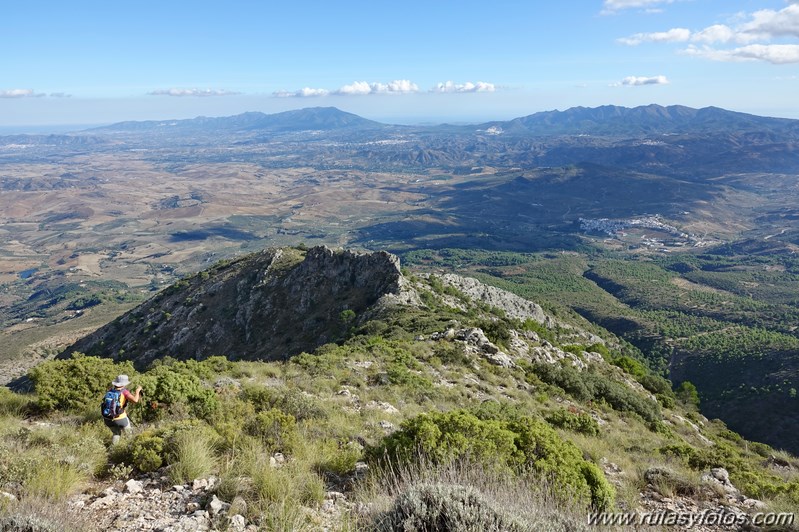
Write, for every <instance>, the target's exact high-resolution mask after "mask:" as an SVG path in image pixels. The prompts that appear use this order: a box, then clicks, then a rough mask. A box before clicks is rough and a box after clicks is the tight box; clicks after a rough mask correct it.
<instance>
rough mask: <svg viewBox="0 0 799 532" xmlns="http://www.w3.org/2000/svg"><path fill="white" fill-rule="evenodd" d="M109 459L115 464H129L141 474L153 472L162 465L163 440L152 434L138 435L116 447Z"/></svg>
mask: <svg viewBox="0 0 799 532" xmlns="http://www.w3.org/2000/svg"><path fill="white" fill-rule="evenodd" d="M111 459H112V460H113V461H114V462H116V463H125V464H129V465H131V466H133V467H134V468H136V470H137V471H139V472H141V473H149V472H150V471H155V470H156V469H158V468H159V467H161V466H162V465H163V464H164V439H163V438H161V437H160V436H156V435H155V434H154V433H153V432H144V433H142V434H138V435H136V436H135V437H134V438H131V439H130V440H129V441H127V442H125V443H122V444H119V445H117V448H115V449H114V450H113V453H112V457H111Z"/></svg>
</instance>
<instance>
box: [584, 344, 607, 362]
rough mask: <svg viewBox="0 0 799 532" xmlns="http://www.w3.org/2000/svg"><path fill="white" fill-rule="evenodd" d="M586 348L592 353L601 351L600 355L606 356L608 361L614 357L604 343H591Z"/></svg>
mask: <svg viewBox="0 0 799 532" xmlns="http://www.w3.org/2000/svg"><path fill="white" fill-rule="evenodd" d="M585 350H586V351H588V352H590V353H599V354H600V355H602V358H604V359H605V360H607V361H608V362H610V360H611V359H612V355H611V353H610V350H609V349H608V348H607V346H606V345H604V344H599V343H596V344H591V345H589V346H588V347H586V348H585Z"/></svg>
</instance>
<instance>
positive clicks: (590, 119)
mask: <svg viewBox="0 0 799 532" xmlns="http://www.w3.org/2000/svg"><path fill="white" fill-rule="evenodd" d="M480 127H482V128H484V129H488V128H490V127H497V128H501V129H502V130H504V131H508V132H513V133H527V134H531V135H580V134H583V135H619V136H634V135H641V134H643V135H651V134H661V135H665V134H684V133H689V132H690V133H710V134H712V133H720V132H730V130H736V131H747V132H748V131H773V132H780V133H789V134H792V135H799V120H791V119H787V118H768V117H762V116H756V115H750V114H746V113H738V112H734V111H727V110H725V109H720V108H718V107H704V108H702V109H693V108H691V107H685V106H682V105H671V106H668V107H663V106H660V105H654V104H653V105H644V106H640V107H633V108H629V107H619V106H616V105H603V106H601V107H594V108H589V107H572V108H571V109H567V110H565V111H545V112H541V113H535V114H532V115H528V116H524V117H521V118H515V119H513V120H510V121H506V122H490V123H488V124H483V125H482V126H480Z"/></svg>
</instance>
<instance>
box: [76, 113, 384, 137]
mask: <svg viewBox="0 0 799 532" xmlns="http://www.w3.org/2000/svg"><path fill="white" fill-rule="evenodd" d="M385 127H388V126H386V125H385V124H381V123H379V122H374V121H372V120H367V119H366V118H362V117H360V116H358V115H355V114H352V113H347V112H345V111H341V110H340V109H336V108H335V107H310V108H306V109H297V110H294V111H285V112H282V113H276V114H264V113H260V112H248V113H242V114H239V115H234V116H226V117H217V118H209V117H206V116H200V117H197V118H191V119H188V120H147V121H143V122H137V121H131V122H119V123H117V124H111V125H110V126H104V127H99V128H94V129H90V130H88V131H89V132H92V133H100V132H109V131H110V132H113V131H151V130H164V129H167V130H171V131H174V132H199V131H209V132H210V131H227V132H230V131H259V130H260V131H277V132H287V131H305V130H332V129H381V128H385Z"/></svg>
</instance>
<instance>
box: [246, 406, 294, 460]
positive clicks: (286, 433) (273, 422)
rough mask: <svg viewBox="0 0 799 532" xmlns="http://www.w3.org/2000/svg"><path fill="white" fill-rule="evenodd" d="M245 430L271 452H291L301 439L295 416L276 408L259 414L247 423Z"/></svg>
mask: <svg viewBox="0 0 799 532" xmlns="http://www.w3.org/2000/svg"><path fill="white" fill-rule="evenodd" d="M244 430H245V432H246V433H247V434H249V435H251V436H255V437H257V438H259V439H260V440H261V443H263V445H264V447H266V449H267V450H269V451H270V452H274V451H281V452H290V451H291V450H292V447H293V446H294V444H295V443H296V441H297V438H298V437H299V434H298V433H297V421H296V420H295V419H294V416H292V415H291V414H286V413H285V412H283V411H281V410H278V409H276V408H273V409H271V410H264V411H262V412H258V413H257V414H256V415H255V416H254V417H253V418H251V419H249V420H248V421H247V422H246V423H245V425H244Z"/></svg>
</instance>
